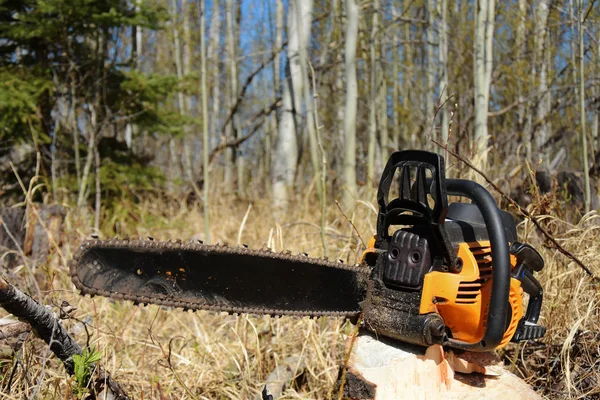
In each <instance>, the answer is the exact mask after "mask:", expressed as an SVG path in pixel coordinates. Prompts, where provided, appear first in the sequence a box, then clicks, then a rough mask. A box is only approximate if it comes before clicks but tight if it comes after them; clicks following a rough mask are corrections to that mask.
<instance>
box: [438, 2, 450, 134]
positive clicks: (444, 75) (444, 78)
mask: <svg viewBox="0 0 600 400" xmlns="http://www.w3.org/2000/svg"><path fill="white" fill-rule="evenodd" d="M438 7H439V12H438V14H439V15H440V25H439V27H440V28H439V35H438V36H439V41H440V46H439V47H440V48H439V51H440V69H441V74H440V85H439V92H440V96H442V97H441V100H442V102H444V101H445V100H446V99H447V98H448V97H449V96H450V95H451V93H450V91H449V89H448V24H447V19H448V18H447V14H448V4H447V0H441V1H440V2H439V3H438ZM449 106H450V104H445V105H444V106H443V107H442V109H441V110H440V113H441V114H442V130H441V133H442V136H441V138H440V139H441V142H442V143H443V144H447V143H448V133H449V130H450V119H449V117H448V114H449V113H448V107H449Z"/></svg>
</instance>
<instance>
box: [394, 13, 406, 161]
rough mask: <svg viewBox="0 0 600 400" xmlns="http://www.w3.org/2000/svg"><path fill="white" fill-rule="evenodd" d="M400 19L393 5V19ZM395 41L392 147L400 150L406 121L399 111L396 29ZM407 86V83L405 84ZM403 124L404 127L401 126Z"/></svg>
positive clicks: (399, 94) (398, 57)
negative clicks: (402, 128) (401, 117)
mask: <svg viewBox="0 0 600 400" xmlns="http://www.w3.org/2000/svg"><path fill="white" fill-rule="evenodd" d="M397 17H398V10H397V9H396V6H395V5H394V4H392V19H393V20H394V21H395V20H396V19H397ZM392 35H393V37H394V39H393V44H394V51H393V52H392V54H393V56H392V62H393V66H392V70H393V79H392V86H393V88H392V93H393V95H392V120H393V124H394V125H393V128H392V130H393V138H392V146H393V147H394V150H399V149H400V135H401V134H402V130H401V126H402V125H404V121H400V110H399V109H398V108H399V106H400V104H399V103H400V96H401V91H400V31H399V29H396V28H394V30H393V33H392ZM404 85H405V86H406V82H405V83H404ZM401 124H402V125H401Z"/></svg>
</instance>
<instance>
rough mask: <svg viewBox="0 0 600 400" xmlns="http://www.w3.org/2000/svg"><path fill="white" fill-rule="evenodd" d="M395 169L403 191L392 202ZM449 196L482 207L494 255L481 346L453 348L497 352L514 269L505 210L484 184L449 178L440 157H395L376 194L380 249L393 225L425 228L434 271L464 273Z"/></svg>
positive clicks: (409, 152) (413, 152)
mask: <svg viewBox="0 0 600 400" xmlns="http://www.w3.org/2000/svg"><path fill="white" fill-rule="evenodd" d="M411 170H412V173H411ZM396 171H399V172H400V174H399V179H398V184H399V187H398V189H399V190H398V192H399V193H398V197H397V198H394V199H392V200H391V201H390V200H389V193H390V188H391V185H392V183H394V175H395V173H396ZM411 177H412V180H413V181H414V182H413V183H411ZM448 194H451V195H455V196H461V197H467V198H469V199H471V201H472V202H473V204H475V205H476V206H477V208H478V209H479V211H480V212H481V215H482V217H483V220H484V222H485V225H486V229H487V232H488V237H489V240H490V246H491V251H492V293H491V298H490V303H489V311H488V317H487V321H486V327H485V333H484V336H483V339H482V340H481V341H480V342H478V343H467V342H463V341H460V340H456V339H450V344H451V345H452V346H453V347H455V348H460V349H465V350H472V351H487V350H493V349H495V348H496V347H497V346H498V345H499V344H500V342H501V340H502V338H503V336H504V332H505V329H506V325H505V324H506V316H507V311H508V295H509V290H510V273H511V265H510V253H509V247H508V241H507V237H506V234H505V231H504V223H503V220H502V217H501V214H500V209H499V208H498V206H497V204H496V201H495V200H494V198H493V197H492V196H491V195H490V193H489V192H488V191H487V190H486V189H485V188H484V187H483V186H481V185H479V184H478V183H476V182H473V181H469V180H463V179H446V177H445V166H444V158H443V157H442V156H441V155H439V154H436V153H431V152H427V151H418V150H406V151H397V152H395V153H393V154H392V155H391V156H390V159H389V161H388V163H387V164H386V166H385V168H384V171H383V174H382V176H381V181H380V183H379V190H378V192H377V202H378V203H379V214H378V217H377V241H376V244H375V247H378V248H386V249H387V245H388V243H389V241H390V239H391V236H390V234H389V232H388V230H389V227H390V226H392V225H420V226H422V227H424V228H425V229H427V230H429V233H430V234H431V236H432V238H431V239H432V240H430V241H429V243H430V245H431V246H432V249H431V250H432V255H433V257H434V268H440V264H445V266H447V270H449V271H450V272H459V271H460V268H461V263H460V262H459V260H458V257H457V254H456V250H455V249H454V247H453V245H452V243H451V242H450V239H449V238H448V234H447V232H446V229H445V227H444V221H445V219H446V214H447V211H448ZM442 268H445V267H443V266H442Z"/></svg>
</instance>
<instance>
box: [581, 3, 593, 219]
mask: <svg viewBox="0 0 600 400" xmlns="http://www.w3.org/2000/svg"><path fill="white" fill-rule="evenodd" d="M584 13H585V9H584V7H583V0H579V105H580V111H579V115H580V118H581V121H580V125H581V155H582V164H583V179H584V186H585V188H584V189H585V212H586V213H588V212H590V204H591V188H590V172H589V171H590V170H589V168H590V166H589V162H588V146H587V135H586V131H585V119H586V115H585V73H584V66H585V64H584V60H585V59H584V56H585V53H584V42H583V22H584Z"/></svg>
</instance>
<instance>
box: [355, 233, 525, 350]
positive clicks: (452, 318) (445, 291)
mask: <svg viewBox="0 0 600 400" xmlns="http://www.w3.org/2000/svg"><path fill="white" fill-rule="evenodd" d="M374 246H375V236H373V237H372V238H371V239H370V240H369V245H368V248H367V249H366V250H365V251H364V252H363V254H362V257H361V262H363V261H367V262H368V261H369V258H370V257H369V256H370V255H371V254H374V253H377V252H378V251H380V250H377V249H375V248H374ZM458 257H460V258H461V259H462V260H463V267H462V270H461V272H460V273H457V274H455V273H449V272H437V271H435V272H429V273H427V274H426V275H425V278H424V281H423V289H422V292H421V304H420V307H419V312H420V313H421V314H428V313H432V312H434V313H437V314H439V315H440V316H441V317H442V318H443V320H444V323H445V324H446V326H447V327H448V328H449V329H450V331H451V332H452V337H453V338H454V339H458V340H462V341H464V342H467V343H477V342H479V341H481V339H482V338H483V335H484V333H485V323H486V321H487V316H488V311H489V304H490V294H491V290H492V281H491V277H492V256H491V248H490V242H489V241H481V242H470V243H460V244H459V245H458ZM516 261H517V260H516V257H515V256H513V255H512V254H511V256H510V263H511V269H512V268H514V267H515V265H516ZM508 302H509V306H510V309H511V318H510V321H509V322H508V327H507V329H506V331H505V332H504V337H503V338H502V341H501V342H500V344H499V345H498V348H502V347H504V346H505V345H506V344H507V343H508V342H509V341H510V339H511V338H512V337H513V335H514V334H515V331H516V329H517V325H518V323H519V321H520V320H521V318H522V317H523V288H522V287H521V282H520V281H519V280H518V279H514V278H511V279H510V292H509V299H508Z"/></svg>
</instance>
